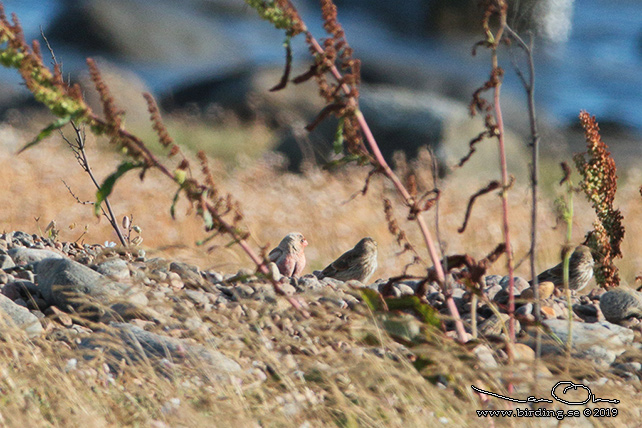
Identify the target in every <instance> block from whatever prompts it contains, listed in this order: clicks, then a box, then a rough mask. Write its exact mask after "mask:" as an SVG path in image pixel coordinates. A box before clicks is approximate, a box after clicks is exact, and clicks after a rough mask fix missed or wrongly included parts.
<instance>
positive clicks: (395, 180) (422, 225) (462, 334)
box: [306, 32, 466, 343]
mask: <svg viewBox="0 0 642 428" xmlns="http://www.w3.org/2000/svg"><path fill="white" fill-rule="evenodd" d="M306 36H307V37H308V40H310V43H311V45H312V47H313V48H314V50H315V51H316V52H317V53H319V54H323V52H324V51H323V48H322V47H321V45H319V42H317V40H316V39H315V38H314V36H312V34H310V33H309V32H308V33H306ZM330 72H331V73H332V75H333V76H334V78H335V79H336V80H337V81H338V82H341V81H342V80H343V79H342V75H341V72H340V71H339V69H338V68H337V67H336V66H335V65H332V66H331V67H330ZM341 88H342V89H343V91H344V92H345V93H348V92H349V91H350V89H349V88H348V85H346V84H345V83H344V84H341ZM349 102H350V103H351V104H352V107H355V109H356V111H355V115H356V117H357V121H358V122H359V126H360V127H361V132H362V133H363V136H364V137H365V139H366V141H367V142H368V146H369V147H370V150H371V151H372V154H373V155H374V157H375V160H376V161H377V164H378V165H379V167H380V168H381V169H382V171H383V173H384V175H385V176H386V177H388V179H389V180H390V181H392V184H393V185H394V186H395V188H396V189H397V192H398V193H399V194H400V195H401V197H402V198H403V199H404V202H405V203H406V205H407V206H408V207H412V206H413V205H414V204H415V202H416V201H415V200H414V198H413V197H412V196H411V195H410V193H409V192H408V190H407V189H406V188H405V186H404V185H403V183H401V180H399V177H397V175H396V174H395V173H394V171H393V170H392V168H390V166H389V165H388V162H386V159H385V158H384V157H383V154H382V153H381V150H380V149H379V145H378V144H377V141H376V140H375V138H374V135H372V131H371V130H370V127H369V126H368V122H367V121H366V119H365V117H364V116H363V114H362V113H361V111H360V110H359V109H358V108H357V105H356V101H355V100H354V99H353V98H350V101H349ZM416 221H417V224H418V225H419V230H420V231H421V234H422V236H423V238H424V242H425V243H426V248H427V249H428V254H429V255H430V258H431V260H432V262H433V265H434V269H435V273H436V274H437V280H438V282H439V284H440V285H441V287H442V289H443V290H444V294H445V295H446V304H447V307H448V311H449V312H450V315H451V316H452V317H453V319H454V321H455V329H456V331H457V338H458V339H459V341H460V342H462V343H464V342H466V330H465V329H464V324H463V323H462V321H461V318H460V316H459V311H458V310H457V306H456V305H455V301H454V299H453V297H452V292H451V291H450V290H449V289H448V288H447V285H446V276H445V274H444V270H443V268H442V266H441V258H440V257H439V254H438V253H437V248H436V247H435V243H434V240H433V239H432V236H431V234H430V231H429V230H428V226H427V225H426V222H425V220H424V218H423V217H422V215H421V213H418V214H417V216H416Z"/></svg>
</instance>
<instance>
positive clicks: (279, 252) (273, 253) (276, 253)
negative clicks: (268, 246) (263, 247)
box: [268, 247, 283, 262]
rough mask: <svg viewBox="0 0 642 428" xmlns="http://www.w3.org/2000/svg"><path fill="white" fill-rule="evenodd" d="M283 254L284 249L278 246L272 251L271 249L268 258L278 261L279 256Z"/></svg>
mask: <svg viewBox="0 0 642 428" xmlns="http://www.w3.org/2000/svg"><path fill="white" fill-rule="evenodd" d="M282 254H283V250H282V249H280V248H279V247H276V248H275V249H273V250H272V251H270V254H268V258H269V259H270V261H271V262H276V261H277V260H278V259H279V257H281V255H282Z"/></svg>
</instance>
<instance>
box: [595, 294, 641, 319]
mask: <svg viewBox="0 0 642 428" xmlns="http://www.w3.org/2000/svg"><path fill="white" fill-rule="evenodd" d="M600 309H601V310H602V313H603V314H604V318H606V320H607V321H609V322H612V323H620V322H622V321H624V320H626V319H628V318H642V294H640V293H639V292H637V291H635V290H631V289H628V288H624V287H618V288H615V289H613V290H609V291H607V292H606V293H604V294H603V295H602V297H601V298H600Z"/></svg>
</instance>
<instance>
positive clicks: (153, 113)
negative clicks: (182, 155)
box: [143, 92, 175, 156]
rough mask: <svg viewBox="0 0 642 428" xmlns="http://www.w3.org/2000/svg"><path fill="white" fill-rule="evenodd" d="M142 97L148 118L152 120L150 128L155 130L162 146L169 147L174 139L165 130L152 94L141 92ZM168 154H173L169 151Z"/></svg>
mask: <svg viewBox="0 0 642 428" xmlns="http://www.w3.org/2000/svg"><path fill="white" fill-rule="evenodd" d="M143 97H145V101H147V111H148V112H149V114H150V120H151V121H152V128H154V131H156V135H158V140H159V141H160V143H161V144H162V145H163V147H169V146H171V145H173V144H174V140H173V139H172V137H171V136H170V135H169V132H167V127H165V124H164V123H163V120H162V119H161V115H160V112H159V110H158V105H157V104H156V101H155V100H154V97H152V94H150V93H149V92H145V93H143ZM174 154H175V153H174ZM170 156H173V154H172V153H171V152H170Z"/></svg>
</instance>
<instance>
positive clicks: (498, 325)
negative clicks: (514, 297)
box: [479, 314, 520, 336]
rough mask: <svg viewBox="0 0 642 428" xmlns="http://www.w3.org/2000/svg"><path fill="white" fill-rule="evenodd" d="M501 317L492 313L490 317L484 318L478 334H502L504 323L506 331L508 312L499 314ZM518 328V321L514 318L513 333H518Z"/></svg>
mask: <svg viewBox="0 0 642 428" xmlns="http://www.w3.org/2000/svg"><path fill="white" fill-rule="evenodd" d="M499 315H500V316H501V318H498V317H497V315H496V314H493V315H492V316H491V317H490V318H488V319H487V320H485V321H484V322H483V323H481V325H480V326H479V334H481V335H482V336H502V335H504V329H503V325H505V327H506V329H507V331H508V320H509V319H510V317H509V316H508V314H499ZM519 330H520V324H519V321H517V320H515V334H518V333H519Z"/></svg>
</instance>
